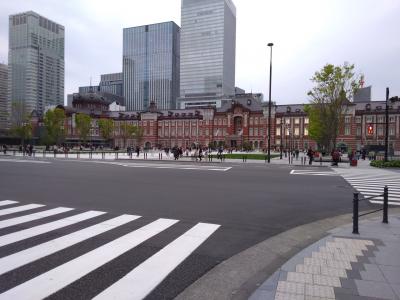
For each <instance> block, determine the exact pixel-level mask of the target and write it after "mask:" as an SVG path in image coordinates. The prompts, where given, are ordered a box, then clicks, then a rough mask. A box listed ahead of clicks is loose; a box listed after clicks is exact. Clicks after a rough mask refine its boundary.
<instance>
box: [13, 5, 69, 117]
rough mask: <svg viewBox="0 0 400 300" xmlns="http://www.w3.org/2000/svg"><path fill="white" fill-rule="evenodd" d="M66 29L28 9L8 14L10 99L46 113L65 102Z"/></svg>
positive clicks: (27, 107) (30, 109)
mask: <svg viewBox="0 0 400 300" xmlns="http://www.w3.org/2000/svg"><path fill="white" fill-rule="evenodd" d="M64 31H65V29H64V26H62V25H60V24H57V23H55V22H53V21H51V20H49V19H47V18H45V17H42V16H40V15H39V14H37V13H35V12H33V11H28V12H25V13H20V14H16V15H11V16H10V17H9V54H8V55H9V57H8V63H9V84H10V87H9V95H8V97H9V100H10V101H12V102H19V103H21V105H23V106H24V109H25V110H26V111H32V110H36V111H38V112H40V113H41V112H43V111H44V109H45V107H46V106H50V105H58V104H63V103H64V74H65V71H64V69H65V60H64V52H65V49H64V48H65V40H64V39H65V33H64Z"/></svg>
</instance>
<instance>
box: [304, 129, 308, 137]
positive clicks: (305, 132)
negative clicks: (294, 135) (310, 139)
mask: <svg viewBox="0 0 400 300" xmlns="http://www.w3.org/2000/svg"><path fill="white" fill-rule="evenodd" d="M304 135H305V136H308V128H307V127H304Z"/></svg>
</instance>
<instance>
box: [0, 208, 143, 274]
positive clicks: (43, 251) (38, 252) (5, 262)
mask: <svg viewBox="0 0 400 300" xmlns="http://www.w3.org/2000/svg"><path fill="white" fill-rule="evenodd" d="M138 218H140V216H134V215H121V216H119V217H116V218H113V219H110V220H106V221H104V222H102V223H99V224H96V225H93V226H90V227H88V228H84V229H81V230H79V231H76V232H73V233H71V234H67V235H65V236H62V237H59V238H57V239H54V240H51V241H48V242H45V243H43V244H40V245H37V246H34V247H31V248H29V249H25V250H23V251H20V252H17V253H14V254H11V255H9V256H6V257H3V258H0V275H2V274H5V273H7V272H8V271H11V270H14V269H16V268H18V267H21V266H24V265H26V264H28V263H31V262H33V261H36V260H38V259H40V258H42V257H45V256H48V255H50V254H53V253H55V252H57V251H60V250H63V249H65V248H68V247H70V246H72V245H75V244H77V243H79V242H82V241H85V240H87V239H89V238H92V237H94V236H97V235H99V234H101V233H104V232H107V231H110V230H111V229H114V228H116V227H119V226H121V225H124V224H126V223H129V222H131V221H134V220H136V219H138Z"/></svg>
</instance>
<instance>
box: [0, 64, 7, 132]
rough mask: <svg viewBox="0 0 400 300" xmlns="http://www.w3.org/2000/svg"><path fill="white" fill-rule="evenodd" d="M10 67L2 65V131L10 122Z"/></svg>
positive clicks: (0, 101)
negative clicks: (8, 96) (8, 99)
mask: <svg viewBox="0 0 400 300" xmlns="http://www.w3.org/2000/svg"><path fill="white" fill-rule="evenodd" d="M7 89H8V66H7V65H4V64H0V130H1V129H5V128H6V127H7V120H8V110H9V107H8V101H7Z"/></svg>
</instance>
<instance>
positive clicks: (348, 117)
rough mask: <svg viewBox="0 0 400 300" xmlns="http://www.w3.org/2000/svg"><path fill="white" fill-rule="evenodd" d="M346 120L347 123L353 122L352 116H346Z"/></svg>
mask: <svg viewBox="0 0 400 300" xmlns="http://www.w3.org/2000/svg"><path fill="white" fill-rule="evenodd" d="M344 122H345V123H346V124H349V123H350V122H351V117H350V116H346V117H344Z"/></svg>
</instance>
